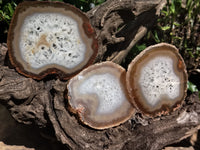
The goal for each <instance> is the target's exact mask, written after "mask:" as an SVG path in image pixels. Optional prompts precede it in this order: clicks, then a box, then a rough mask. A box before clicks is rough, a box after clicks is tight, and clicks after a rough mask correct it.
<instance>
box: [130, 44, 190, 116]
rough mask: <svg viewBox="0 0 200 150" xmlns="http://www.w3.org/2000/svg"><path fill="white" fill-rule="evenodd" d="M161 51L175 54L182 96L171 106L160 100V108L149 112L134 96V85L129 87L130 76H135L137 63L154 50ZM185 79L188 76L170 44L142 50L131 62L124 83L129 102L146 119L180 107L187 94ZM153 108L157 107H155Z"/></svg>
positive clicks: (176, 52) (135, 95)
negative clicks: (129, 98) (125, 83)
mask: <svg viewBox="0 0 200 150" xmlns="http://www.w3.org/2000/svg"><path fill="white" fill-rule="evenodd" d="M162 49H167V51H171V52H172V53H173V54H175V56H176V58H177V62H175V64H177V66H176V68H177V70H178V71H179V72H181V73H182V74H183V81H182V82H181V85H182V86H183V89H184V91H183V96H182V97H181V98H180V96H179V98H180V100H178V101H176V102H175V103H174V104H173V105H170V102H169V103H168V102H164V101H163V100H160V102H161V103H160V102H159V105H161V107H160V108H157V109H155V110H154V111H151V110H149V108H146V106H144V104H143V103H142V102H140V99H139V98H138V97H137V94H136V93H137V89H135V88H134V85H131V83H134V82H135V81H134V78H132V76H134V74H136V70H137V69H136V68H137V63H138V62H142V61H143V58H145V57H148V55H149V53H151V52H152V53H153V52H154V51H156V50H160V51H161V50H162ZM165 51H166V50H165ZM173 61H174V60H173ZM187 79H188V76H187V71H186V66H185V63H184V60H183V58H182V57H181V55H180V54H179V52H178V49H177V48H176V47H175V46H173V45H171V44H167V43H160V44H156V45H153V46H149V47H147V48H146V49H145V50H143V51H142V52H141V53H140V54H139V55H138V56H136V58H135V59H134V60H132V62H131V63H130V64H129V66H128V71H127V77H126V82H127V87H128V90H129V94H130V95H131V101H130V102H131V103H132V104H133V105H134V106H135V107H136V108H137V110H138V111H139V112H141V113H142V114H144V115H146V116H148V117H156V116H161V115H165V114H168V113H169V112H171V111H174V110H176V109H178V108H179V107H180V106H181V105H182V103H183V101H184V99H185V97H186V94H187ZM144 101H145V100H144ZM145 105H146V104H145ZM147 105H148V104H147ZM155 107H157V105H156V106H155Z"/></svg>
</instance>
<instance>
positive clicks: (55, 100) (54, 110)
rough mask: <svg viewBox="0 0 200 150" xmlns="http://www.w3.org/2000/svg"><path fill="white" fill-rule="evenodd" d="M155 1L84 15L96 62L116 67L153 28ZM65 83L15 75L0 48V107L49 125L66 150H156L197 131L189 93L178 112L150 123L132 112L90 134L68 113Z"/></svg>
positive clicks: (195, 105) (197, 106)
mask: <svg viewBox="0 0 200 150" xmlns="http://www.w3.org/2000/svg"><path fill="white" fill-rule="evenodd" d="M160 2H161V3H162V2H163V1H158V0H148V1H137V0H107V1H106V2H105V3H103V4H102V5H100V6H97V7H95V8H94V9H92V10H91V11H89V12H88V13H87V15H88V17H89V18H90V21H91V23H92V25H93V26H94V27H95V29H96V32H97V34H98V38H99V44H100V49H99V53H98V57H97V59H96V62H101V61H105V60H111V61H114V62H116V63H120V62H121V61H122V60H123V59H124V58H125V57H126V55H127V54H128V52H129V50H130V49H131V47H132V46H133V45H134V44H135V43H136V42H137V41H138V40H140V39H141V38H142V37H143V36H144V35H145V33H146V31H147V29H149V28H150V27H151V26H152V25H153V24H154V22H155V19H156V16H157V14H158V12H159V10H160V6H162V5H160V4H161V3H160ZM162 4H163V3H162ZM66 84H67V81H65V82H64V81H60V80H59V79H56V78H55V77H52V76H50V77H48V78H46V79H45V80H43V81H35V80H33V79H31V78H26V77H24V76H22V75H20V74H18V73H17V72H16V71H15V70H14V69H12V66H10V64H9V60H8V58H7V56H6V44H1V45H0V103H2V104H4V105H6V106H7V108H8V109H9V111H10V113H11V115H12V116H13V117H14V118H15V120H17V121H18V122H21V123H24V124H36V125H37V126H39V127H41V128H45V127H46V126H47V125H51V126H52V127H53V129H54V132H55V136H56V138H57V140H58V141H60V142H61V143H63V144H64V145H65V146H66V149H75V150H76V149H77V150H78V149H79V150H80V149H88V150H93V149H95V150H102V149H105V150H106V149H108V150H116V149H121V150H129V149H132V150H141V149H142V150H159V149H162V148H163V147H164V146H166V145H170V144H173V143H175V142H178V141H181V140H182V139H185V138H187V137H189V136H191V135H192V134H193V133H194V132H196V131H197V130H198V129H199V128H200V101H199V97H198V93H193V94H188V96H187V98H186V100H185V102H184V104H183V106H182V107H181V108H180V109H179V110H177V111H175V112H173V113H171V114H169V115H167V116H163V117H158V118H154V119H149V118H144V117H143V116H141V114H140V113H137V114H136V115H135V116H132V118H131V119H129V120H128V121H127V122H125V123H124V124H122V125H119V126H117V127H115V128H109V129H106V130H94V129H91V128H89V127H87V126H84V125H83V124H81V123H80V122H78V121H77V119H76V118H75V116H74V115H72V114H70V113H69V111H68V110H67V100H66V99H64V93H65V88H66Z"/></svg>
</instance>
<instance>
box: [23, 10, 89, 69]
mask: <svg viewBox="0 0 200 150" xmlns="http://www.w3.org/2000/svg"><path fill="white" fill-rule="evenodd" d="M19 44H20V53H21V56H22V58H23V59H24V60H25V62H27V63H28V64H29V65H30V66H31V67H32V68H35V69H38V68H41V67H43V66H45V65H48V64H58V65H61V66H64V67H66V68H69V69H71V68H74V67H76V66H77V65H79V64H80V63H81V62H82V61H83V60H84V56H85V52H86V46H85V44H84V43H83V41H82V39H81V37H80V34H79V29H78V24H77V22H76V21H75V20H74V19H72V18H71V17H68V16H65V15H62V14H59V13H34V14H33V15H30V16H28V17H26V18H25V20H24V23H23V25H22V27H21V32H20V43H19Z"/></svg>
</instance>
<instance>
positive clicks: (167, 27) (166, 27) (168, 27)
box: [161, 26, 170, 31]
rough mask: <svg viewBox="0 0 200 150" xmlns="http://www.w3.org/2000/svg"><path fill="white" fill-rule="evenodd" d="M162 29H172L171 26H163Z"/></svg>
mask: <svg viewBox="0 0 200 150" xmlns="http://www.w3.org/2000/svg"><path fill="white" fill-rule="evenodd" d="M161 29H162V30H163V31H166V30H169V29H170V26H164V27H161Z"/></svg>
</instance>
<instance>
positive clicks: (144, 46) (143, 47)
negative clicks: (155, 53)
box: [136, 44, 147, 51]
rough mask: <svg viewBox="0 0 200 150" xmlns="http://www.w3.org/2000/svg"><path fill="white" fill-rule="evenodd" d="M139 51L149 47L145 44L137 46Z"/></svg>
mask: <svg viewBox="0 0 200 150" xmlns="http://www.w3.org/2000/svg"><path fill="white" fill-rule="evenodd" d="M136 47H137V49H138V51H143V50H144V49H145V48H146V47H147V46H146V45H145V44H142V45H136Z"/></svg>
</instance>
